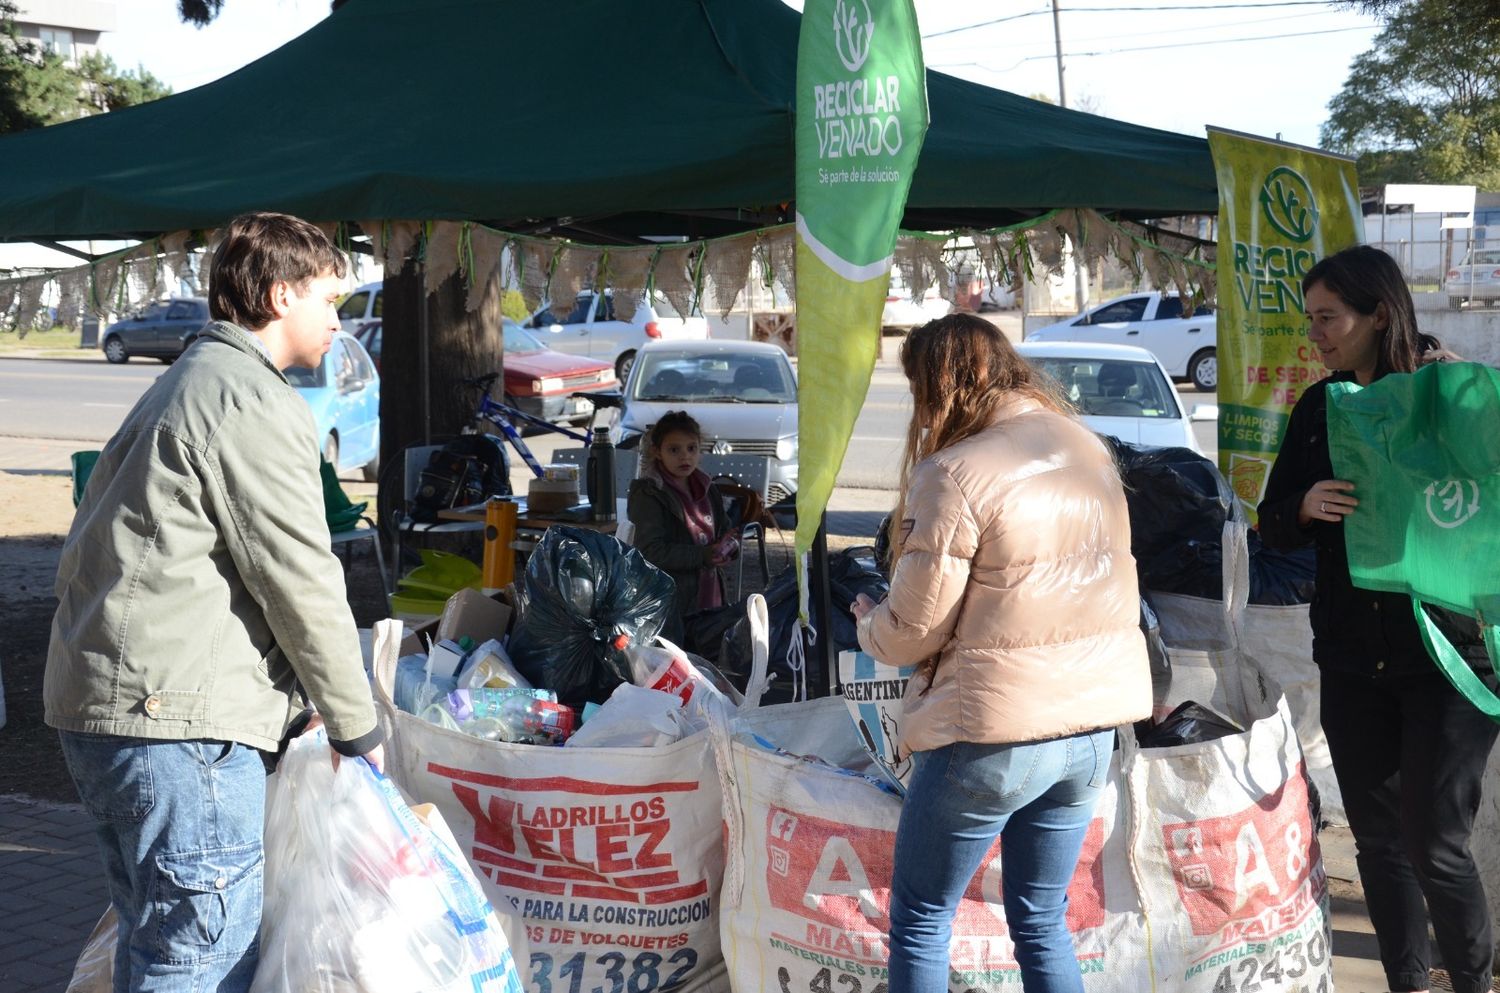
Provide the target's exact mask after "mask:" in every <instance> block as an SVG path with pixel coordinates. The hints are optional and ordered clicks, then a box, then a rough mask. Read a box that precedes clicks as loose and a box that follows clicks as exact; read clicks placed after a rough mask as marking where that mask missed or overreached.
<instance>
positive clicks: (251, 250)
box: [208, 211, 348, 331]
mask: <svg viewBox="0 0 1500 993" xmlns="http://www.w3.org/2000/svg"><path fill="white" fill-rule="evenodd" d="M347 268H348V263H347V262H346V261H345V260H344V253H342V252H340V251H339V250H338V249H337V248H335V247H334V244H333V242H331V241H329V240H328V236H327V235H325V234H324V233H323V232H322V231H319V230H318V229H317V228H316V227H314V226H313V225H311V224H309V223H308V222H306V221H304V220H302V219H301V218H300V217H293V216H291V215H290V214H273V213H268V212H264V211H262V212H257V213H253V214H241V215H240V216H239V217H236V218H235V219H234V220H232V221H230V222H229V226H228V227H227V228H225V229H224V240H223V241H221V242H219V247H218V248H217V249H215V250H214V260H213V265H212V266H211V267H210V269H209V274H208V312H209V314H210V315H211V316H212V317H213V319H214V320H216V321H229V322H231V323H233V324H238V325H239V326H240V327H242V328H245V329H246V330H250V331H256V330H259V329H260V328H263V327H265V326H266V325H267V324H270V323H271V321H273V320H275V318H276V313H275V312H274V311H273V310H272V309H271V287H273V286H275V285H276V284H277V283H278V282H282V281H285V282H288V283H291V284H292V285H293V286H295V287H297V289H298V292H303V291H305V290H306V288H307V284H308V282H309V281H311V280H313V279H316V278H318V277H319V276H326V275H328V274H330V273H331V274H333V275H335V276H339V277H342V276H343V275H344V273H345V272H346V271H347Z"/></svg>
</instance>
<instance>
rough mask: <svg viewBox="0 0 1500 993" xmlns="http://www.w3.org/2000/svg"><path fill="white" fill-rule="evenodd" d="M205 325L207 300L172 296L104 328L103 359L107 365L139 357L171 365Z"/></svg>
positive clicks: (206, 321) (206, 320)
mask: <svg viewBox="0 0 1500 993" xmlns="http://www.w3.org/2000/svg"><path fill="white" fill-rule="evenodd" d="M207 323H208V301H207V300H206V299H204V298H203V297H173V298H172V299H170V300H167V301H165V302H162V303H153V304H151V305H150V306H149V307H147V308H146V309H145V310H143V311H141V312H140V313H139V314H136V315H135V316H134V317H127V318H125V320H123V321H116V322H115V323H113V324H111V325H110V326H109V327H108V328H106V329H105V331H104V346H103V347H104V357H105V358H107V359H109V360H110V361H111V362H129V361H130V358H131V356H134V355H139V356H141V357H143V358H153V359H161V360H162V361H163V362H171V361H172V360H173V359H175V358H177V356H179V355H181V354H182V350H183V349H184V348H187V347H188V345H189V344H190V343H191V342H192V340H193V339H194V338H196V337H197V336H198V332H199V331H202V330H203V326H204V325H205V324H207Z"/></svg>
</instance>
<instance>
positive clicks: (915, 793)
mask: <svg viewBox="0 0 1500 993" xmlns="http://www.w3.org/2000/svg"><path fill="white" fill-rule="evenodd" d="M1113 748H1114V731H1113V730H1107V731H1096V732H1092V733H1089V734H1081V735H1077V736H1075V737H1071V738H1056V739H1053V740H1050V741H1038V742H1030V743H1027V744H1019V745H980V744H973V743H970V742H959V743H957V744H953V745H947V746H945V747H943V748H939V749H935V750H934V751H930V752H918V753H917V754H916V756H915V763H916V765H915V769H914V770H913V772H912V778H911V788H910V790H909V791H908V793H907V795H906V800H905V803H904V804H903V805H902V808H901V824H900V827H899V828H898V829H897V831H896V867H895V873H894V878H893V880H892V883H891V935H890V945H891V956H890V993H946V991H947V989H948V943H949V940H950V939H951V938H952V934H953V915H954V912H955V911H956V910H957V909H958V902H959V899H960V898H961V897H962V896H963V893H964V890H965V889H967V888H968V885H969V882H970V880H972V879H973V878H974V873H975V872H977V871H978V870H979V867H980V864H981V862H982V861H983V860H984V856H985V854H986V853H988V852H989V850H990V846H991V845H993V844H994V841H995V838H996V836H999V837H1000V876H1001V883H1000V886H1001V891H1002V893H1003V894H1004V900H1005V921H1006V924H1007V926H1008V927H1009V928H1010V936H1011V938H1012V939H1013V940H1014V941H1015V944H1016V961H1017V962H1018V963H1019V964H1020V967H1021V979H1022V982H1023V983H1024V985H1025V987H1026V993H1082V990H1083V980H1082V978H1081V976H1080V974H1079V970H1078V959H1077V958H1076V956H1075V954H1074V951H1073V937H1072V935H1070V934H1069V933H1068V925H1067V920H1066V915H1067V910H1068V884H1069V883H1071V882H1072V880H1073V871H1074V869H1075V868H1077V866H1078V854H1079V851H1080V850H1081V849H1082V848H1083V839H1084V836H1085V835H1086V834H1087V833H1088V826H1089V821H1090V820H1091V819H1092V817H1093V814H1094V804H1095V802H1096V801H1097V800H1098V799H1099V794H1100V793H1101V792H1102V791H1103V789H1104V781H1105V777H1106V776H1107V774H1108V772H1109V759H1110V753H1111V751H1112V750H1113Z"/></svg>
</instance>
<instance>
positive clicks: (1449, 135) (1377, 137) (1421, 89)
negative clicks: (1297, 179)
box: [1322, 0, 1500, 188]
mask: <svg viewBox="0 0 1500 993" xmlns="http://www.w3.org/2000/svg"><path fill="white" fill-rule="evenodd" d="M1377 5H1378V6H1379V7H1380V9H1381V10H1382V12H1383V13H1385V14H1386V15H1387V17H1388V20H1387V21H1386V25H1385V28H1384V29H1383V30H1382V31H1381V33H1380V34H1379V35H1378V36H1377V37H1376V39H1375V44H1374V47H1373V48H1371V49H1370V50H1369V51H1368V52H1365V53H1364V54H1363V55H1360V56H1359V57H1358V58H1356V59H1355V60H1354V64H1353V66H1352V67H1351V68H1350V72H1349V78H1348V79H1347V80H1346V81H1345V82H1344V86H1343V89H1341V90H1340V91H1339V92H1338V94H1337V95H1336V96H1335V97H1334V98H1333V100H1332V101H1330V102H1329V104H1328V110H1329V117H1328V121H1327V122H1326V123H1325V124H1324V125H1323V129H1322V140H1323V143H1324V144H1325V145H1326V146H1328V147H1330V148H1334V149H1337V150H1339V151H1343V152H1346V153H1350V154H1354V155H1357V156H1358V160H1359V173H1360V179H1361V181H1363V182H1364V183H1366V184H1369V185H1380V184H1384V183H1390V182H1415V183H1464V184H1473V185H1476V186H1484V187H1488V188H1500V0H1493V2H1492V0H1480V2H1476V0H1368V3H1367V6H1377ZM1460 8H1469V9H1468V10H1467V12H1460ZM1476 10H1477V11H1478V12H1477V13H1476V12H1475V11H1476ZM1455 18H1459V19H1461V20H1462V23H1463V24H1465V25H1466V26H1467V27H1468V28H1469V30H1456V29H1455V23H1456V21H1455Z"/></svg>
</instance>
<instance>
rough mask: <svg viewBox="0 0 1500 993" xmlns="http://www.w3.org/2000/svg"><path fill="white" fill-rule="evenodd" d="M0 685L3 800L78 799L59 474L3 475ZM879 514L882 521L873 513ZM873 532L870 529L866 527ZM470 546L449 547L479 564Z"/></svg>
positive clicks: (841, 542)
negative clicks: (71, 771)
mask: <svg viewBox="0 0 1500 993" xmlns="http://www.w3.org/2000/svg"><path fill="white" fill-rule="evenodd" d="M345 489H346V490H347V491H348V492H349V494H350V496H351V498H352V499H354V500H356V501H359V500H368V501H370V504H371V506H372V507H373V506H374V489H375V488H374V486H373V485H368V484H358V483H350V482H346V483H345ZM0 508H4V512H3V513H0V685H3V687H4V700H5V709H6V713H7V720H6V723H5V725H4V726H3V727H0V795H6V794H12V793H20V794H25V795H28V796H33V797H37V798H39V799H46V800H54V801H61V802H67V803H76V802H77V795H76V794H75V793H74V790H73V784H72V781H71V780H70V779H69V778H68V772H67V769H66V767H65V766H64V765H63V760H62V753H61V752H60V750H59V748H58V743H57V733H56V732H55V731H53V730H52V729H51V728H49V727H47V726H46V725H45V724H44V723H43V722H42V673H43V670H44V668H45V666H46V661H47V641H48V638H49V635H50V633H51V626H52V615H53V613H54V612H55V611H56V609H57V599H56V598H55V597H54V596H53V594H52V584H53V579H54V577H55V576H56V574H57V560H58V556H59V554H60V553H61V551H62V543H63V538H64V537H65V536H66V535H67V532H68V527H69V525H70V524H71V523H72V520H73V499H72V483H71V481H70V480H69V478H68V477H67V476H65V475H32V474H18V473H9V472H4V471H0ZM875 516H878V515H875ZM869 530H871V531H873V525H872V526H871V527H870V529H869ZM454 538H455V539H456V540H459V541H463V540H473V541H475V545H474V547H473V548H468V549H466V548H464V547H462V546H461V545H460V546H457V547H448V548H447V550H449V551H459V552H466V553H468V554H470V555H472V556H473V557H474V558H476V559H477V558H478V556H479V554H480V553H479V549H478V545H477V538H473V537H472V536H454ZM790 541H791V535H790V534H781V535H778V534H777V533H776V532H774V531H773V532H772V533H771V534H770V536H769V537H768V539H767V542H766V546H767V553H768V554H767V557H768V559H769V563H770V573H771V575H772V576H773V577H774V576H776V575H777V574H779V573H780V572H781V571H782V570H784V569H785V568H786V566H787V565H788V564H789V563H790V561H791V558H792V555H791V550H790V547H789V545H790ZM867 543H868V539H867V538H866V539H860V538H844V537H838V536H834V537H831V538H830V539H829V546H830V548H831V549H835V550H836V549H839V548H843V547H847V546H849V545H854V544H867ZM368 549H369V545H368V544H367V543H364V542H360V543H358V545H357V547H346V549H345V550H343V551H341V556H342V557H343V558H344V560H345V569H344V575H345V580H346V582H347V583H348V587H349V604H350V606H351V608H352V609H353V611H354V619H355V621H356V623H358V624H359V625H360V626H361V627H368V626H370V625H371V624H373V623H375V621H378V620H380V619H382V618H384V617H386V616H387V614H388V611H387V604H386V600H385V596H384V594H383V591H382V590H381V586H380V577H379V572H378V570H377V568H376V564H375V559H374V556H373V554H371V552H370V551H369V550H368ZM753 563H754V560H753V559H751V560H749V561H747V565H746V568H745V589H746V592H750V591H755V590H758V589H760V588H761V586H762V583H761V581H760V575H759V569H758V568H757V567H756V566H755V565H754V564H753Z"/></svg>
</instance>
